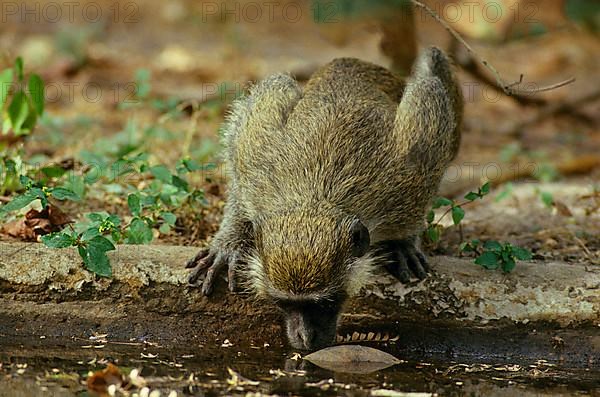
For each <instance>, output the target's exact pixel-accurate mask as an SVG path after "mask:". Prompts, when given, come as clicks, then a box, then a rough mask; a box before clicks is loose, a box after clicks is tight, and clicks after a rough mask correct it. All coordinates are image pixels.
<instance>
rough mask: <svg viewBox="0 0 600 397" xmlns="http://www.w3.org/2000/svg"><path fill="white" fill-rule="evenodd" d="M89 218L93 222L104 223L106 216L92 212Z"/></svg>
mask: <svg viewBox="0 0 600 397" xmlns="http://www.w3.org/2000/svg"><path fill="white" fill-rule="evenodd" d="M87 218H88V219H89V220H90V221H92V222H102V221H103V220H104V218H105V216H104V215H103V214H101V213H99V212H90V213H89V214H87Z"/></svg>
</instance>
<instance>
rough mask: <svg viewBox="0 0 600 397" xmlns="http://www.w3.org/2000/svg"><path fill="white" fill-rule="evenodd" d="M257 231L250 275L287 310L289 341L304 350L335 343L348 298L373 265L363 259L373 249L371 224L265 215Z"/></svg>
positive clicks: (260, 290)
mask: <svg viewBox="0 0 600 397" xmlns="http://www.w3.org/2000/svg"><path fill="white" fill-rule="evenodd" d="M254 234H255V244H256V247H255V253H254V254H253V255H250V257H249V263H248V264H249V274H250V277H249V279H250V280H251V281H252V284H253V287H254V288H255V290H256V291H257V292H258V294H259V295H262V296H263V297H268V298H270V299H271V300H273V301H274V302H275V303H276V304H277V305H278V306H279V307H280V308H281V310H282V311H283V313H284V314H285V323H286V330H287V335H288V338H289V341H290V344H291V345H292V346H293V347H294V348H296V349H305V350H314V349H318V348H320V347H324V346H327V345H330V344H332V343H333V342H334V339H335V331H336V326H337V321H338V317H339V314H340V311H341V309H342V306H343V303H344V301H345V300H346V298H347V297H348V296H351V295H352V294H354V293H356V292H358V290H359V289H360V287H361V286H362V285H363V284H364V281H365V279H366V278H367V275H369V274H370V269H371V268H372V265H371V261H370V260H369V259H366V258H362V257H363V256H365V254H366V253H367V251H368V249H369V241H370V240H369V232H368V230H367V228H366V227H365V226H364V225H363V224H362V223H361V222H360V221H359V220H358V219H356V218H354V217H344V218H342V219H341V220H340V219H339V218H336V217H334V216H325V215H319V216H316V215H310V214H308V215H307V214H306V213H303V212H300V213H292V214H286V215H285V216H280V217H271V218H268V219H265V220H264V221H263V222H262V223H259V224H257V225H256V226H255V229H254Z"/></svg>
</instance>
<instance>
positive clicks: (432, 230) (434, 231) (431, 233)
mask: <svg viewBox="0 0 600 397" xmlns="http://www.w3.org/2000/svg"><path fill="white" fill-rule="evenodd" d="M427 237H429V239H430V240H431V241H432V242H434V243H437V242H438V241H440V231H439V230H438V228H437V227H435V226H430V227H428V228H427Z"/></svg>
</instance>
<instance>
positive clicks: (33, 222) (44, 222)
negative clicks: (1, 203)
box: [2, 204, 71, 241]
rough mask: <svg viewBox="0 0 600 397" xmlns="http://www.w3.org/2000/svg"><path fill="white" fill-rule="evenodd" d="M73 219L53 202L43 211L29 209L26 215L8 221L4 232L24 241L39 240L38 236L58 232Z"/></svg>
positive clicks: (3, 229)
mask: <svg viewBox="0 0 600 397" xmlns="http://www.w3.org/2000/svg"><path fill="white" fill-rule="evenodd" d="M69 222H71V219H70V218H69V216H68V215H67V214H65V213H64V212H63V211H62V210H61V209H60V208H58V207H57V206H55V205H53V204H49V205H48V207H46V208H45V209H43V210H42V211H37V210H34V209H31V210H29V211H28V212H27V213H26V214H25V217H23V218H20V219H17V220H15V221H12V222H8V223H7V224H5V225H4V226H3V227H2V232H3V233H6V234H8V235H9V236H12V237H17V238H19V239H21V240H24V241H37V238H38V236H42V235H44V234H48V233H52V232H57V231H59V230H60V229H62V227H63V226H64V225H66V224H67V223H69Z"/></svg>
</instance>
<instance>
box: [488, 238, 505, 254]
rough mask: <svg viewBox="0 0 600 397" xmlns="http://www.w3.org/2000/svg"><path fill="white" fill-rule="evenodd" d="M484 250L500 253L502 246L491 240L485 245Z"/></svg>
mask: <svg viewBox="0 0 600 397" xmlns="http://www.w3.org/2000/svg"><path fill="white" fill-rule="evenodd" d="M483 248H485V249H486V250H490V251H498V252H500V251H502V244H500V243H499V242H497V241H494V240H489V241H486V242H485V243H484V244H483Z"/></svg>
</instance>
